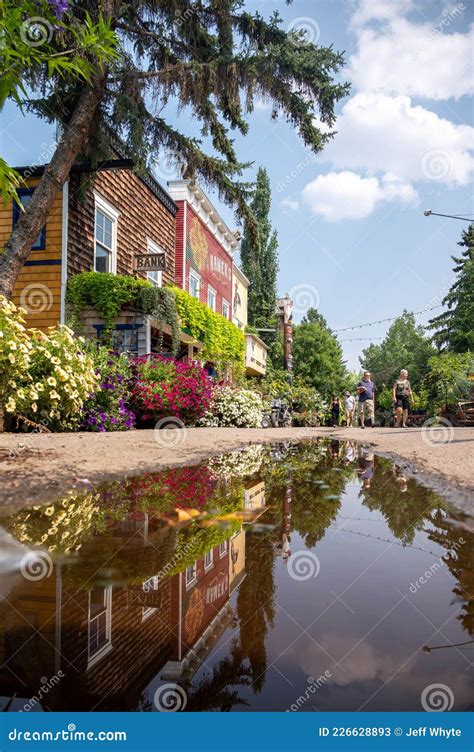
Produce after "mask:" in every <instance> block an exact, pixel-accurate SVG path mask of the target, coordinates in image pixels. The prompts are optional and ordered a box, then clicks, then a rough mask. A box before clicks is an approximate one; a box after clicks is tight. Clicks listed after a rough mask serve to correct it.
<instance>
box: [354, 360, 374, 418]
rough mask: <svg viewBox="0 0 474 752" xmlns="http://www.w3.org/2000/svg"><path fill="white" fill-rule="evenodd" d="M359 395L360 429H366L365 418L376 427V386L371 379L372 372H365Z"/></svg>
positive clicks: (358, 391)
mask: <svg viewBox="0 0 474 752" xmlns="http://www.w3.org/2000/svg"><path fill="white" fill-rule="evenodd" d="M357 393H358V395H359V420H360V427H361V428H365V418H366V417H367V418H368V419H369V420H370V425H371V426H372V428H373V427H374V417H375V384H374V382H373V381H372V380H371V378H370V371H364V377H363V378H362V379H361V380H360V381H359V383H358V384H357Z"/></svg>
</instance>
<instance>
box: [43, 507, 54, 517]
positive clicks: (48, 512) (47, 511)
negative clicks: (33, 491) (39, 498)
mask: <svg viewBox="0 0 474 752" xmlns="http://www.w3.org/2000/svg"><path fill="white" fill-rule="evenodd" d="M44 513H45V515H46V517H51V515H52V514H54V507H46V509H45V510H44Z"/></svg>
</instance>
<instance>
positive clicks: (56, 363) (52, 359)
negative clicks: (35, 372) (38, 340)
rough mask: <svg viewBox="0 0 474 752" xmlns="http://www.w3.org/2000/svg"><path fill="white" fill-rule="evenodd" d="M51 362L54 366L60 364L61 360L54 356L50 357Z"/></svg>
mask: <svg viewBox="0 0 474 752" xmlns="http://www.w3.org/2000/svg"><path fill="white" fill-rule="evenodd" d="M51 363H54V365H55V366H59V365H61V361H60V360H59V358H57V357H56V356H55V357H54V358H51Z"/></svg>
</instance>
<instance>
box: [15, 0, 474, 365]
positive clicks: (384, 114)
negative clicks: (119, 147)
mask: <svg viewBox="0 0 474 752" xmlns="http://www.w3.org/2000/svg"><path fill="white" fill-rule="evenodd" d="M247 6H248V7H249V8H250V9H254V10H258V11H259V12H260V13H261V14H262V15H264V16H268V15H269V14H271V13H273V12H274V11H275V10H278V12H279V13H280V15H281V16H282V18H283V26H284V27H285V28H288V27H291V28H299V29H304V30H305V31H306V33H307V35H308V39H310V40H311V41H315V42H319V43H320V44H323V45H329V44H333V45H334V47H335V48H336V49H338V50H341V51H342V50H345V56H346V67H345V69H344V70H343V72H342V75H341V78H342V79H344V80H348V81H350V82H351V84H352V90H351V93H350V95H349V96H348V97H347V98H346V99H345V100H343V101H341V102H340V103H339V105H338V108H337V109H338V122H337V124H336V126H335V130H337V131H338V134H337V135H336V136H335V138H334V140H333V141H332V143H331V144H330V146H329V147H327V148H326V150H325V151H324V152H323V153H322V154H321V155H319V156H318V157H317V158H314V155H312V154H311V153H310V152H309V151H308V150H307V149H305V147H304V145H303V144H302V142H301V140H300V139H299V137H298V135H297V134H296V133H295V132H294V131H293V129H292V128H291V127H290V126H288V125H287V124H286V122H285V121H284V120H283V119H282V120H280V121H277V122H274V121H271V119H270V108H269V106H267V105H266V104H265V103H264V102H259V103H258V105H257V108H256V110H255V111H254V113H253V114H252V115H251V117H250V131H249V134H248V135H247V136H246V137H245V138H243V137H241V136H238V135H236V137H235V141H236V148H237V152H238V154H239V157H240V158H241V159H242V161H254V168H253V170H250V171H249V173H248V176H246V177H249V178H252V177H253V175H254V173H255V171H256V169H257V167H258V166H259V165H264V166H265V167H266V169H267V171H268V173H269V176H270V181H271V186H272V192H273V204H272V221H273V224H274V226H275V228H276V229H277V231H278V235H279V243H280V274H279V291H280V293H281V294H284V293H286V292H289V291H291V292H292V294H293V295H294V297H295V301H296V306H295V308H296V310H295V320H299V319H300V318H301V316H302V314H303V313H304V309H305V307H306V305H307V304H308V303H310V304H317V306H318V307H319V310H320V311H321V312H322V314H323V315H324V316H325V317H326V319H327V321H328V323H329V325H330V326H331V327H332V328H333V329H341V328H343V327H348V326H351V325H354V324H362V323H365V322H369V321H373V320H375V319H382V318H387V317H391V316H396V315H397V314H399V313H401V311H402V310H403V308H407V309H408V310H413V311H418V310H422V309H426V308H427V307H430V306H432V305H436V304H438V303H439V302H440V299H441V298H442V297H443V294H444V292H445V291H446V289H447V287H448V286H449V284H450V282H451V280H452V271H451V266H452V265H451V260H450V254H451V253H453V252H455V251H456V248H457V247H456V242H457V241H458V240H459V236H460V233H461V230H462V229H463V227H466V226H467V225H466V224H465V223H462V222H460V221H457V220H451V219H441V218H437V217H429V218H426V217H424V216H423V210H424V209H426V208H431V209H432V210H433V211H439V212H442V213H447V214H450V213H452V214H464V215H466V214H469V213H472V212H473V209H472V188H471V179H472V169H473V165H474V159H473V154H472V150H473V149H474V139H473V135H474V128H472V112H473V111H472V90H473V80H474V77H473V72H472V69H471V70H470V69H469V63H470V62H471V65H472V25H473V2H472V0H464V2H463V3H452V2H447V1H443V0H440V1H438V0H318V1H317V2H315V1H313V2H310V0H295V2H294V3H293V4H292V5H290V6H287V5H286V3H285V2H283V1H282V0H278V1H274V0H252V1H251V2H250V0H249V2H247ZM168 117H169V119H170V120H171V122H173V123H174V124H178V123H179V126H180V127H181V128H184V129H186V131H187V132H188V133H189V134H191V135H194V134H195V133H196V131H195V126H194V124H193V121H192V119H191V118H190V119H189V120H188V121H187V120H186V118H185V117H184V116H183V115H181V116H180V118H179V120H178V118H177V116H176V113H174V112H173V111H172V110H170V109H169V108H168ZM51 132H52V131H51V128H50V127H49V126H48V125H47V124H45V123H43V122H41V121H38V120H36V119H33V118H32V117H26V118H24V117H22V116H21V115H19V114H18V112H17V111H16V110H15V109H14V107H13V106H8V107H7V108H6V109H5V111H4V113H3V116H2V138H1V153H2V155H3V156H5V158H6V159H7V160H8V161H9V162H10V163H11V164H30V163H32V162H33V161H38V154H39V153H40V152H41V151H42V149H44V148H45V146H44V145H46V147H47V144H48V143H50V142H51ZM157 175H158V178H161V179H163V178H164V177H172V175H170V174H169V167H163V165H161V166H160V165H158V172H157ZM216 204H217V206H218V208H219V209H220V211H221V213H222V215H223V217H224V219H226V221H227V222H228V223H229V224H230V226H234V224H235V222H234V218H233V212H232V210H230V209H229V208H227V207H223V206H220V205H219V203H218V201H217V200H216ZM437 312H438V311H437ZM430 315H434V314H429V313H424V314H422V315H421V316H419V317H418V320H419V322H420V323H425V322H426V321H427V320H428V318H429V317H430ZM388 326H389V324H380V325H377V326H373V327H370V328H364V329H360V330H358V329H355V330H353V331H349V332H344V333H341V334H340V335H339V336H340V339H341V340H346V339H349V338H356V337H367V338H372V339H374V340H375V341H377V340H376V338H379V337H383V336H384V334H385V332H386V330H387V327H388ZM342 344H343V348H344V353H345V357H346V359H347V361H348V366H349V367H350V368H358V366H359V359H358V356H359V354H360V353H361V350H362V348H363V347H365V346H367V345H368V344H369V342H368V341H364V342H359V341H354V342H346V341H344V342H343V343H342ZM401 365H403V364H401Z"/></svg>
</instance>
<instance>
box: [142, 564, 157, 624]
mask: <svg viewBox="0 0 474 752" xmlns="http://www.w3.org/2000/svg"><path fill="white" fill-rule="evenodd" d="M158 582H159V577H158V575H157V574H156V575H155V576H154V577H150V579H149V580H145V582H144V583H143V585H142V587H143V590H144V592H145V593H149V592H150V590H158ZM156 610H157V609H156V608H154V607H152V606H144V607H143V608H142V621H145V619H148V617H149V616H151V615H152V614H154V613H155V611H156Z"/></svg>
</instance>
